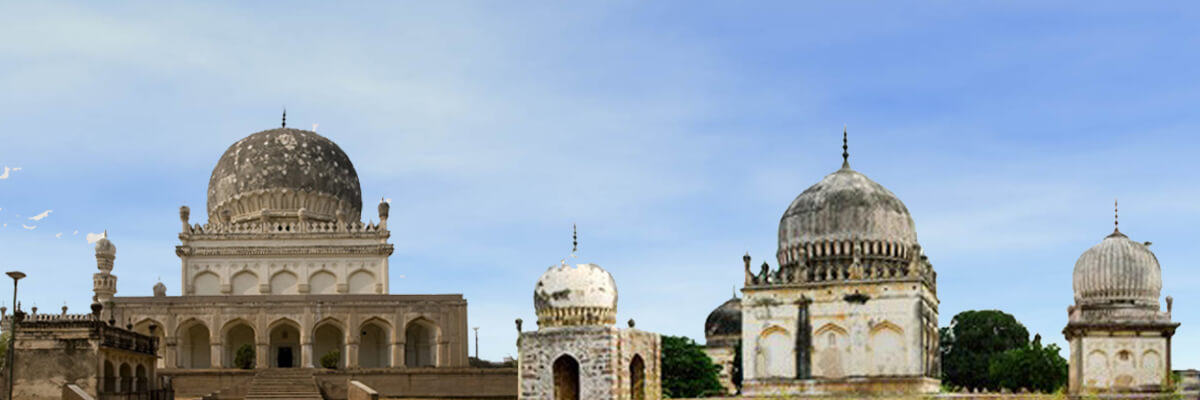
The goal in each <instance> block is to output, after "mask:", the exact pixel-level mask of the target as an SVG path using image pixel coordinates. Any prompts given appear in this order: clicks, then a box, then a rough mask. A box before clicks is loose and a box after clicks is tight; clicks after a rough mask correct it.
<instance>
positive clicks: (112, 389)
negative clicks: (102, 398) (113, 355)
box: [101, 360, 118, 393]
mask: <svg viewBox="0 0 1200 400" xmlns="http://www.w3.org/2000/svg"><path fill="white" fill-rule="evenodd" d="M117 379H118V377H117V369H116V368H115V367H113V363H112V361H108V360H104V387H103V388H102V389H101V391H102V392H104V393H116V392H117Z"/></svg>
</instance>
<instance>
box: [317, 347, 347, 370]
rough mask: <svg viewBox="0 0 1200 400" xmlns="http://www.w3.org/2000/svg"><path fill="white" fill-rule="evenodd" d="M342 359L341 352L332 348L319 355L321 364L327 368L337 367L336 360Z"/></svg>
mask: <svg viewBox="0 0 1200 400" xmlns="http://www.w3.org/2000/svg"><path fill="white" fill-rule="evenodd" d="M341 360H342V352H340V351H337V350H334V351H331V352H328V353H325V355H323V356H321V366H322V367H325V368H329V369H337V367H338V361H341Z"/></svg>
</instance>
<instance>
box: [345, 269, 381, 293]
mask: <svg viewBox="0 0 1200 400" xmlns="http://www.w3.org/2000/svg"><path fill="white" fill-rule="evenodd" d="M347 276H348V277H347V278H346V284H347V286H348V287H349V292H350V293H375V282H376V281H375V273H374V272H371V271H369V270H367V269H366V268H359V269H356V270H354V272H351V273H350V275H347Z"/></svg>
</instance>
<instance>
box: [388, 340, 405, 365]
mask: <svg viewBox="0 0 1200 400" xmlns="http://www.w3.org/2000/svg"><path fill="white" fill-rule="evenodd" d="M391 345H392V363H391V367H392V368H396V367H403V366H404V342H403V341H397V340H393V341H392V344H391Z"/></svg>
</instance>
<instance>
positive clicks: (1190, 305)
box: [0, 1, 1200, 368]
mask: <svg viewBox="0 0 1200 400" xmlns="http://www.w3.org/2000/svg"><path fill="white" fill-rule="evenodd" d="M1198 17H1200V8H1197V7H1195V6H1194V5H1191V4H1188V3H1185V2H1156V3H1155V5H1154V7H1153V8H1141V7H1139V8H1126V7H1125V4H1122V3H1118V2H1056V3H1055V4H1051V5H1047V4H1041V2H1011V1H1005V2H970V3H964V2H923V3H916V4H913V3H905V4H901V3H884V2H826V3H800V2H779V3H770V2H760V3H753V4H746V3H744V2H737V3H733V2H722V3H707V2H655V3H654V4H643V2H636V1H627V2H625V1H616V2H601V3H592V4H579V3H553V4H551V3H532V2H530V3H524V2H487V1H481V2H424V3H417V2H382V3H358V4H355V5H354V6H353V7H348V6H341V7H332V6H330V5H329V4H327V3H321V2H309V3H282V2H254V3H252V4H238V3H220V2H206V3H203V4H184V3H176V4H163V3H161V2H148V3H121V4H103V5H99V4H86V3H75V4H58V5H45V4H21V3H17V4H11V3H10V4H5V5H2V6H0V167H4V166H7V167H9V168H10V169H11V168H21V169H20V170H16V171H12V172H10V173H9V175H8V178H7V179H0V224H6V226H3V227H0V268H3V269H5V270H8V269H21V270H23V271H25V272H27V273H28V274H29V278H27V279H26V280H24V281H22V286H21V288H22V291H21V293H22V295H21V298H22V299H23V301H24V302H25V303H26V304H31V303H32V304H36V305H37V306H39V308H41V309H43V310H49V311H58V310H59V308H60V307H61V306H62V305H63V304H64V302H65V303H66V304H67V305H68V306H70V307H71V309H72V310H75V311H79V312H82V311H83V310H84V309H86V307H87V304H88V303H89V302H90V297H91V295H92V292H91V279H90V274H92V273H93V272H95V263H94V259H93V257H92V249H91V246H90V245H89V244H88V243H87V242H86V240H85V239H84V237H85V236H86V234H87V233H97V232H101V231H103V230H104V229H107V230H108V231H109V234H110V238H111V239H112V240H113V242H114V243H115V244H116V246H117V247H118V254H117V260H116V269H115V270H114V273H115V274H116V275H117V276H118V277H119V285H118V290H119V293H118V295H149V294H150V293H151V286H152V285H153V284H154V283H155V282H156V281H157V280H158V279H159V278H161V279H162V281H163V282H164V283H166V285H167V287H168V293H170V294H178V293H179V263H178V258H176V257H175V255H174V247H173V246H174V245H175V244H176V243H177V242H178V238H177V237H176V235H177V233H178V229H179V223H178V214H177V213H178V207H179V206H180V205H183V204H186V205H188V206H191V207H192V208H193V209H194V210H202V209H203V207H204V204H205V189H206V186H207V183H208V177H209V175H210V173H211V169H212V167H213V166H214V165H215V163H216V161H217V159H218V158H219V157H220V156H221V153H222V152H223V151H224V150H225V148H226V147H227V146H229V145H230V144H232V143H233V142H235V141H237V140H238V139H240V138H241V137H244V136H246V135H249V134H250V133H253V132H257V131H259V130H263V129H269V128H272V127H275V126H278V124H279V113H280V109H281V108H282V107H284V106H286V107H287V108H288V114H289V125H290V126H294V127H311V126H312V125H314V124H319V127H318V129H317V130H318V132H319V133H321V134H322V135H325V136H327V137H329V138H330V139H332V140H334V141H336V142H337V143H338V144H339V145H340V146H341V147H342V149H344V150H345V151H346V152H347V153H348V154H349V155H350V157H351V159H352V160H353V161H354V165H355V167H356V168H357V170H358V174H359V178H360V180H361V182H362V188H363V199H364V200H365V201H366V203H367V204H366V206H365V207H364V210H370V211H367V212H364V218H374V217H375V215H374V212H373V209H374V204H375V201H376V199H379V198H381V197H388V198H391V199H392V200H393V202H392V217H391V220H390V222H389V226H390V227H391V229H392V242H393V243H394V244H395V247H396V252H395V254H394V255H393V256H392V258H391V265H392V279H393V281H392V282H391V288H392V292H393V293H462V294H464V296H465V297H466V298H467V300H468V302H469V314H470V324H471V325H472V326H480V327H481V329H480V334H481V338H480V345H481V352H482V356H483V357H484V358H490V359H498V358H500V357H503V356H506V355H515V353H516V349H515V347H514V346H513V343H514V341H515V338H516V331H515V328H514V326H513V320H514V319H515V318H523V319H525V320H526V321H532V320H535V319H536V318H535V317H534V315H533V304H532V290H533V285H534V282H535V281H536V280H537V278H538V276H539V275H540V274H541V273H542V272H543V271H544V270H545V269H546V268H547V267H548V266H550V265H552V264H554V263H556V262H558V260H560V259H561V258H562V257H563V256H565V255H566V254H568V253H569V252H570V234H571V231H570V230H571V224H572V223H577V224H578V225H579V229H580V252H579V255H580V260H581V261H585V262H594V263H598V264H600V265H602V266H604V267H605V268H606V269H608V270H609V271H611V272H612V273H613V275H614V276H615V278H616V281H617V284H618V287H619V289H620V306H619V314H618V320H619V321H625V320H627V319H629V318H634V319H636V320H637V322H638V327H639V328H644V329H647V330H651V331H656V332H661V333H664V334H672V335H686V336H689V337H692V338H696V339H702V338H703V323H704V318H705V316H706V315H707V314H708V312H709V311H710V310H711V309H712V308H714V307H716V306H717V305H719V304H720V303H721V302H723V301H724V300H726V299H728V298H729V296H730V293H731V290H732V289H733V287H734V286H740V283H741V280H742V270H741V256H742V254H743V253H745V252H746V251H749V252H750V254H751V255H752V256H753V257H754V258H755V260H756V261H755V263H756V264H757V263H758V262H759V261H758V260H762V259H763V258H764V257H769V256H770V255H772V254H774V252H775V250H776V232H777V231H776V230H777V226H778V222H779V217H780V216H781V215H782V213H783V211H784V209H786V207H787V205H788V204H789V203H790V202H791V200H792V198H794V197H795V196H796V195H797V194H799V193H800V192H801V191H803V190H804V189H805V188H807V187H808V186H809V185H811V184H813V183H816V182H817V181H818V180H820V179H821V177H823V176H824V175H825V174H827V173H829V172H832V171H833V170H835V169H836V168H837V167H839V166H840V162H841V160H840V154H841V148H840V146H841V130H842V126H843V124H847V125H849V131H850V153H851V163H852V164H853V166H854V167H855V169H857V170H859V171H861V172H863V173H865V174H867V175H868V176H869V177H871V178H872V179H874V180H876V181H877V182H880V183H881V184H883V185H884V186H886V187H888V188H889V189H891V190H892V191H893V192H894V193H896V194H897V195H898V196H899V197H900V198H901V199H902V200H903V201H904V202H905V203H906V204H907V206H908V208H909V210H910V211H911V212H912V214H913V217H914V219H915V221H916V224H917V230H918V235H919V236H918V237H919V240H920V242H921V244H922V245H923V247H924V248H925V250H926V253H927V254H928V255H929V257H930V259H931V260H932V262H933V263H934V267H935V268H936V269H937V271H938V273H939V280H938V283H939V285H938V293H939V296H940V298H941V302H942V303H941V310H940V311H941V324H942V325H945V324H947V323H949V321H950V318H951V317H952V316H953V315H954V314H956V313H958V312H960V311H963V310H969V309H1001V310H1004V311H1006V312H1009V313H1012V314H1014V315H1015V316H1016V317H1017V318H1018V319H1019V320H1020V321H1021V322H1023V323H1024V324H1025V325H1026V326H1027V327H1028V328H1029V330H1030V331H1031V333H1040V334H1041V335H1042V336H1043V337H1044V338H1045V340H1047V341H1053V342H1057V343H1059V344H1060V345H1062V344H1063V339H1062V334H1061V330H1062V328H1063V326H1064V325H1065V324H1066V316H1067V315H1066V308H1067V305H1069V304H1070V303H1071V302H1072V292H1071V270H1072V268H1073V266H1074V262H1075V259H1076V258H1077V257H1078V256H1079V254H1081V253H1082V252H1083V251H1084V250H1086V249H1087V248H1088V247H1090V246H1092V245H1094V244H1096V243H1099V241H1100V240H1101V239H1102V238H1103V237H1104V236H1105V235H1107V234H1108V233H1109V232H1111V231H1112V201H1113V199H1114V198H1120V200H1121V228H1122V229H1121V230H1122V231H1123V232H1125V233H1126V234H1128V235H1129V236H1130V237H1131V238H1133V239H1134V240H1140V241H1153V242H1154V245H1153V246H1152V247H1151V248H1152V250H1154V251H1155V252H1156V253H1157V255H1158V257H1159V260H1160V261H1161V263H1162V267H1163V276H1164V282H1163V286H1164V288H1163V293H1164V295H1172V296H1174V297H1175V299H1176V301H1175V313H1174V318H1175V319H1176V320H1177V321H1179V322H1182V323H1183V326H1182V327H1181V328H1180V330H1179V332H1178V334H1177V335H1176V337H1175V341H1174V344H1175V347H1174V366H1175V367H1176V368H1200V290H1197V289H1196V288H1197V287H1200V271H1198V270H1197V267H1196V266H1195V261H1194V260H1196V259H1197V258H1198V257H1200V248H1198V247H1197V246H1196V244H1197V238H1200V203H1198V202H1197V200H1196V199H1197V198H1200V187H1198V186H1197V177H1198V176H1200V175H1198V174H1197V172H1198V168H1200V160H1197V158H1196V157H1195V154H1197V153H1200V138H1198V137H1197V135H1196V134H1195V132H1196V130H1197V128H1198V127H1200V113H1197V112H1196V106H1195V105H1196V104H1198V103H1200V79H1198V78H1197V77H1198V76H1200V75H1197V74H1196V71H1197V70H1198V68H1197V67H1198V66H1200V65H1198V63H1200V56H1198V55H1197V54H1200V53H1197V52H1196V51H1195V49H1196V48H1197V45H1198V44H1200V43H1198V40H1200V31H1198V30H1196V29H1194V21H1196V20H1197V18H1198ZM0 172H2V170H0ZM46 210H53V212H51V213H50V214H49V215H48V216H46V217H45V218H43V219H41V220H36V221H35V220H29V219H28V218H29V217H32V216H36V215H37V214H39V213H42V212H43V211H46ZM201 214H203V213H193V222H201V223H202V222H203V220H202V219H203V216H202V215H201ZM23 224H24V225H26V226H36V228H35V229H32V230H29V229H26V228H23V227H22V225H23ZM76 230H78V231H79V233H78V234H75V233H74V232H75V231H76ZM58 233H62V235H61V237H56V234H58ZM772 264H774V262H772ZM400 275H403V277H400ZM3 287H4V286H3V285H0V288H3ZM9 290H10V289H7V288H4V289H0V299H2V300H3V301H4V302H5V303H6V304H7V303H10V302H11V300H9V299H11V292H9ZM10 306H11V305H10ZM44 312H45V311H44Z"/></svg>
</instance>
